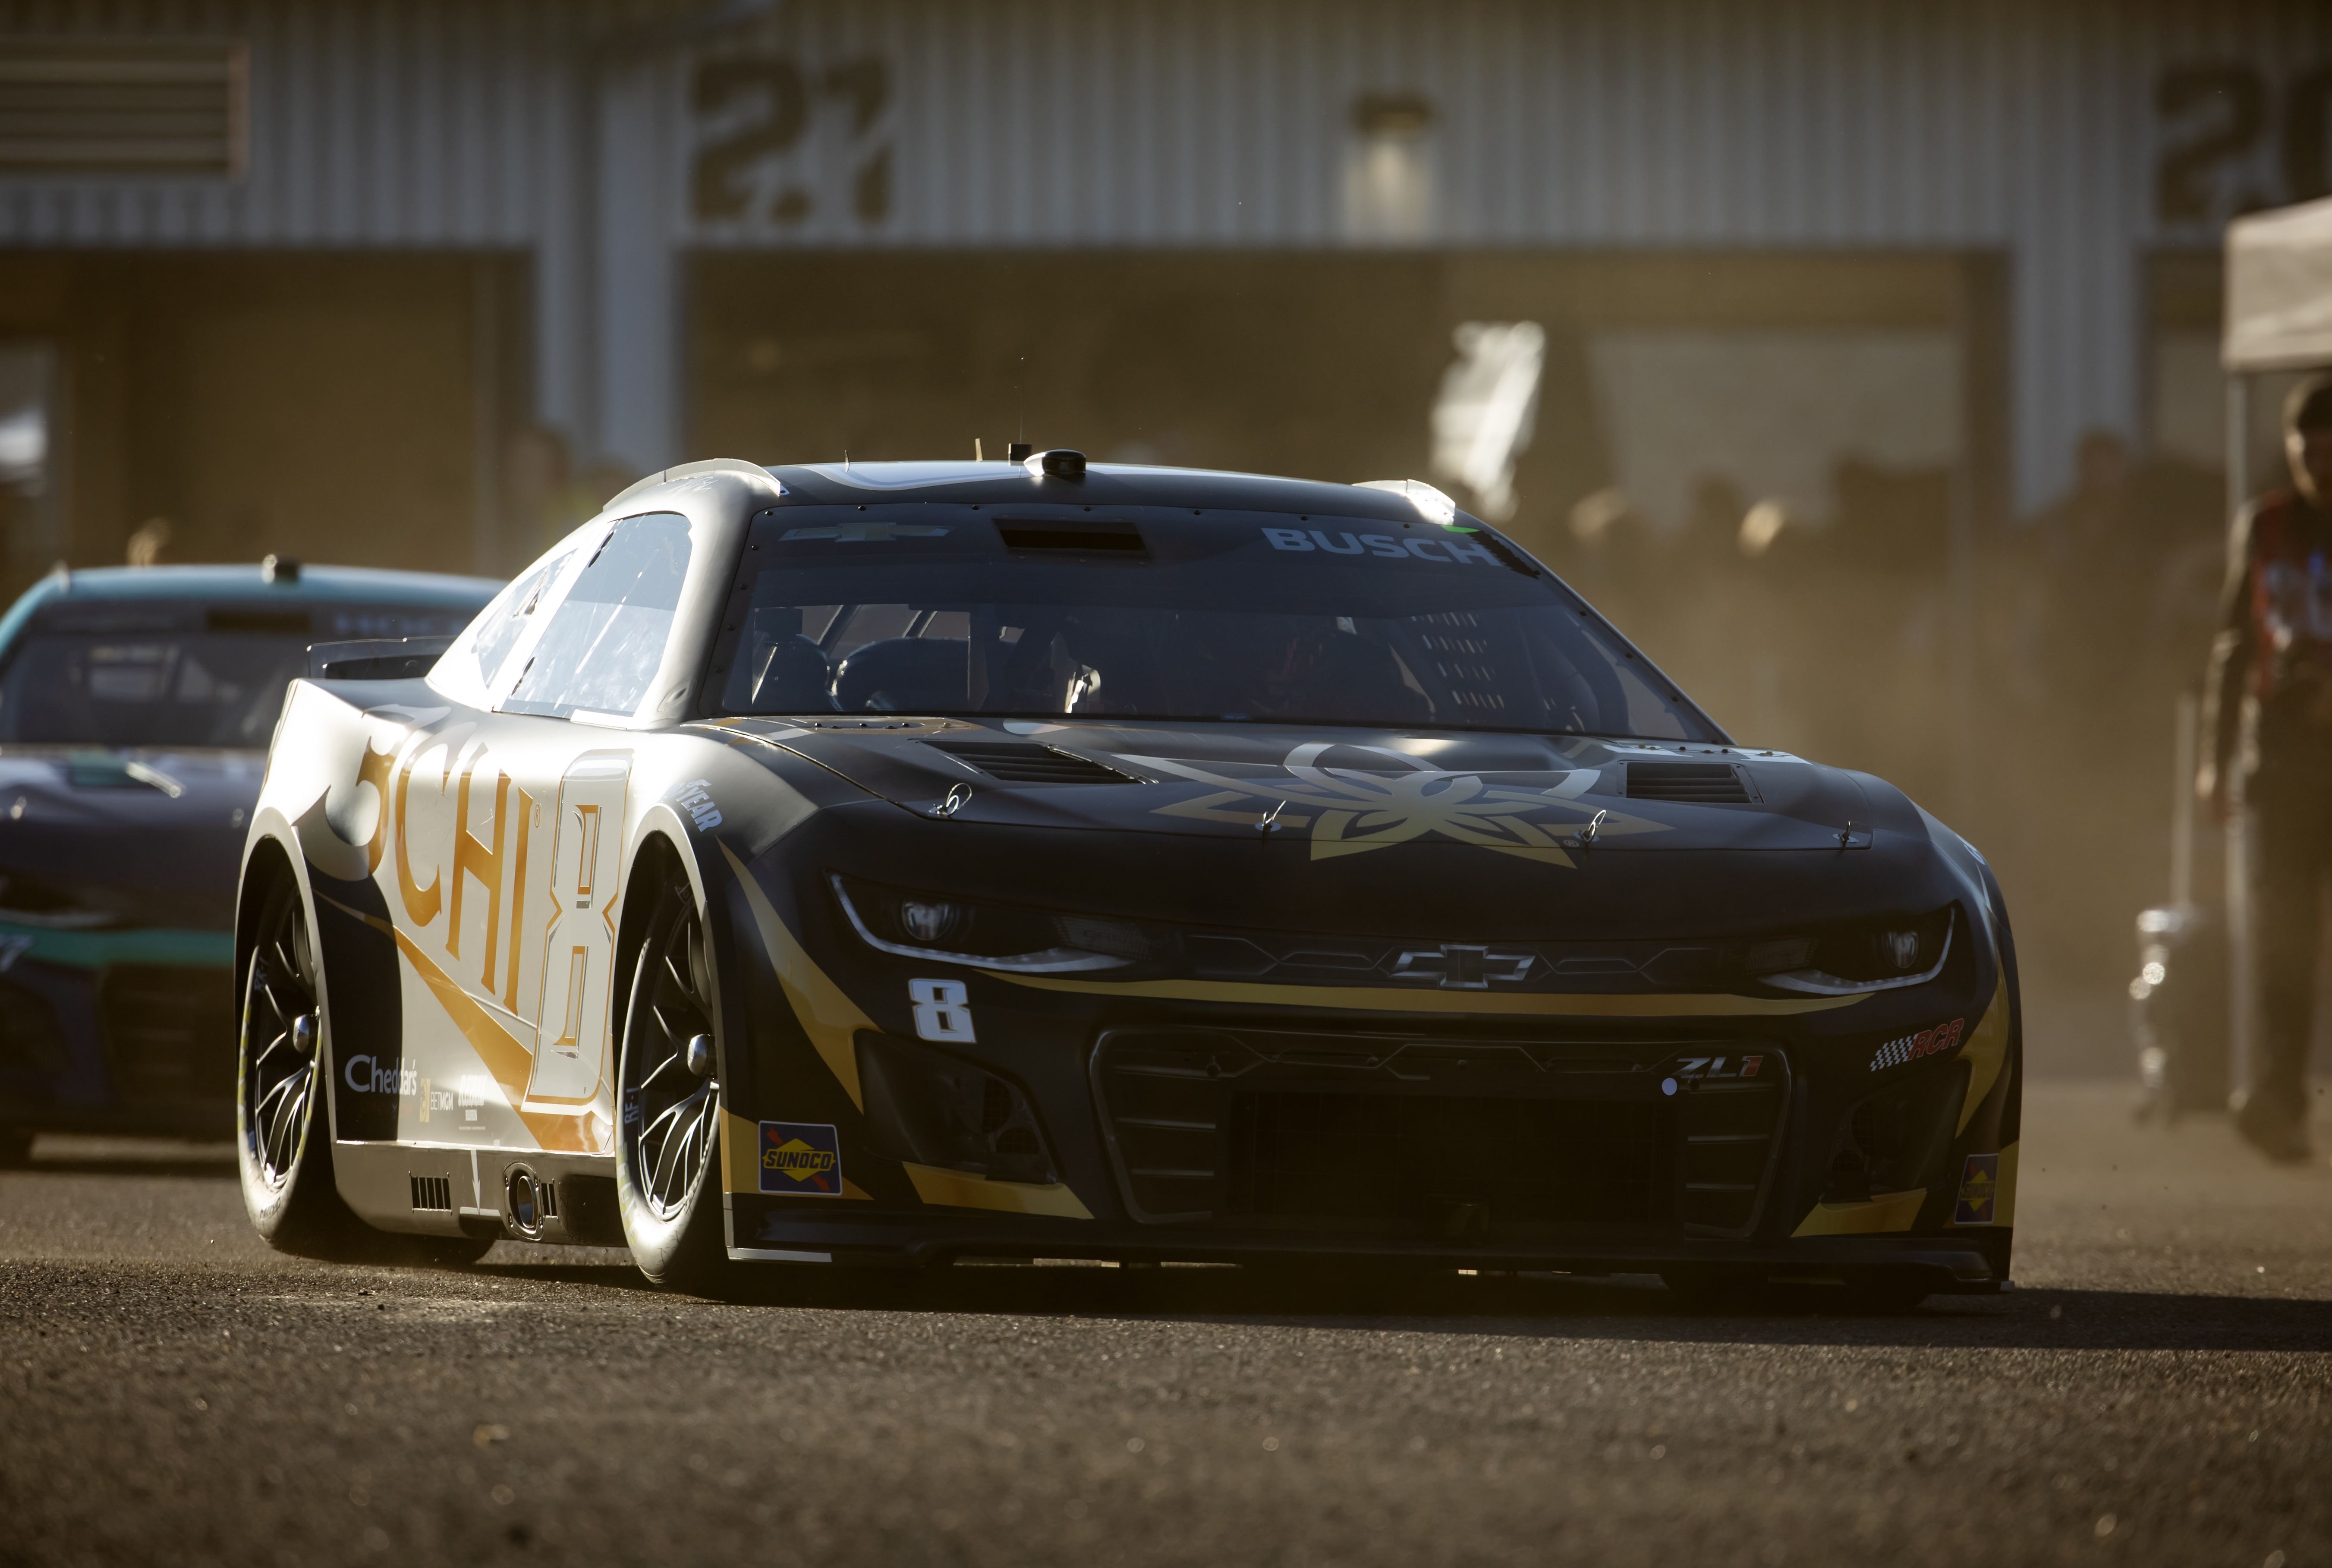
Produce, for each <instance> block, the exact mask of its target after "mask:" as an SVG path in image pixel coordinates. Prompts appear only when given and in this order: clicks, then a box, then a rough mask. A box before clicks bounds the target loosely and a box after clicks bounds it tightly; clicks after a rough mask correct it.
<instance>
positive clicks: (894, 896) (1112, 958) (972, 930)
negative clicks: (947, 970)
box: [830, 876, 1153, 974]
mask: <svg viewBox="0 0 2332 1568" xmlns="http://www.w3.org/2000/svg"><path fill="white" fill-rule="evenodd" d="M830 880H831V881H832V883H833V884H834V893H835V896H836V898H837V899H838V900H840V902H841V904H842V913H844V914H845V915H846V916H847V917H848V918H849V921H850V924H851V928H852V929H853V930H855V932H858V935H859V937H860V939H861V940H863V941H864V942H865V943H866V945H867V946H869V947H872V948H875V949H877V950H879V951H883V952H890V953H897V954H899V955H900V956H901V957H903V958H922V959H931V960H933V961H937V962H940V963H961V964H970V965H973V966H975V967H977V968H980V969H1000V970H1012V971H1014V972H1015V973H1017V974H1069V973H1074V972H1075V971H1077V970H1096V969H1123V967H1125V966H1126V965H1127V964H1130V963H1134V962H1136V961H1140V960H1142V959H1145V958H1148V957H1150V956H1151V953H1152V946H1153V944H1152V941H1151V939H1150V937H1149V935H1148V934H1147V933H1146V932H1143V931H1142V928H1141V927H1140V926H1137V925H1134V924H1132V923H1129V922H1126V921H1122V920H1102V919H1096V918H1094V917H1093V916H1089V915H1080V914H1048V913H1044V912H1042V911H1039V910H1033V909H1020V908H1017V907H1015V906H1013V905H1011V904H985V903H982V904H973V903H970V902H969V901H967V900H964V899H960V898H945V897H941V896H939V895H937V894H925V893H913V892H909V891H907V890H906V889H903V888H896V887H884V886H881V885H879V884H874V883H871V882H861V881H859V880H858V879H857V878H855V877H841V876H836V877H833V878H831V879H830Z"/></svg>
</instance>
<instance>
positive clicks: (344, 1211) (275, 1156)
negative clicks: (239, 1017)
mask: <svg viewBox="0 0 2332 1568" xmlns="http://www.w3.org/2000/svg"><path fill="white" fill-rule="evenodd" d="M324 1036H325V1029H324V1009H323V1006H322V1003H321V1000H320V990H319V986H318V983H317V965H316V949H315V942H314V941H313V940H312V938H311V936H310V935H309V932H308V916H307V912H306V911H305V910H304V909H303V908H302V907H301V903H300V894H299V890H298V889H297V888H296V887H293V886H292V884H291V883H290V882H289V881H288V880H285V881H283V882H281V883H279V884H277V885H276V887H275V888H274V890H273V891H272V892H271V893H269V894H267V895H266V901H265V903H264V904H262V905H261V910H260V918H259V929H258V932H257V941H256V942H255V943H254V945H253V951H252V956H251V969H250V971H249V973H248V974H247V975H246V976H245V977H244V988H243V1028H242V1034H241V1037H240V1039H239V1040H238V1042H237V1047H236V1082H235V1100H234V1120H235V1163H236V1165H237V1167H238V1168H239V1170H240V1171H241V1173H242V1178H243V1206H244V1209H245V1211H246V1212H248V1213H249V1214H250V1216H251V1223H252V1225H253V1228H254V1229H257V1230H258V1232H259V1234H260V1235H261V1236H263V1237H264V1238H266V1240H267V1243H268V1245H270V1246H271V1247H273V1248H277V1249H278V1250H280V1251H283V1252H291V1253H296V1254H299V1255H300V1256H301V1257H322V1258H330V1259H335V1260H339V1261H344V1262H357V1261H364V1262H375V1263H443V1264H459V1263H474V1262H476V1261H477V1260H478V1259H479V1258H480V1257H483V1256H484V1255H485V1251H486V1248H489V1247H491V1246H492V1245H493V1243H492V1241H491V1240H484V1241H482V1240H478V1239H475V1238H471V1237H466V1236H461V1237H455V1236H392V1235H389V1234H388V1233H387V1232H386V1231H380V1230H375V1229H373V1228H372V1227H370V1226H369V1225H367V1224H366V1223H365V1222H364V1221H363V1220H361V1219H358V1218H357V1217H356V1215H355V1213H354V1212H352V1211H351V1210H350V1209H349V1206H348V1205H347V1204H346V1203H345V1202H343V1201H341V1200H340V1195H339V1191H338V1190H337V1189H335V1187H334V1186H333V1184H332V1130H331V1122H330V1114H329V1113H328V1112H327V1111H326V1109H325V1106H324V1081H325V1080H324V1066H323V1063H324V1060H325V1051H326V1046H325V1039H324Z"/></svg>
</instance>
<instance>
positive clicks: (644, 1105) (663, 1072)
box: [616, 867, 728, 1289]
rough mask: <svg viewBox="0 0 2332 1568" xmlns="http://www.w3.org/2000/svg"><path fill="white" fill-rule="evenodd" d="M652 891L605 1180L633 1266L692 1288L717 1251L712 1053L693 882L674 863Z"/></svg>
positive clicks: (708, 966)
mask: <svg viewBox="0 0 2332 1568" xmlns="http://www.w3.org/2000/svg"><path fill="white" fill-rule="evenodd" d="M642 891H645V890H642ZM654 896H655V906H654V908H653V910H652V911H651V913H650V914H649V916H648V920H647V923H646V929H645V932H644V933H643V936H642V940H641V942H640V947H639V954H638V959H637V961H636V963H635V965H634V966H633V970H632V980H631V989H630V995H629V999H628V1001H627V1003H626V1007H625V1009H624V1035H623V1052H622V1059H621V1061H620V1063H619V1064H618V1066H617V1072H616V1114H617V1123H618V1133H617V1138H618V1143H617V1152H616V1195H617V1197H618V1199H619V1200H620V1202H621V1206H622V1209H623V1216H624V1236H625V1239H626V1242H627V1243H628V1244H629V1246H630V1247H631V1249H632V1257H633V1259H634V1261H635V1262H636V1263H637V1264H638V1265H639V1267H640V1271H641V1272H642V1273H643V1274H645V1275H646V1276H648V1277H649V1278H650V1279H652V1280H654V1281H655V1282H656V1283H657V1284H659V1285H675V1286H682V1287H683V1288H689V1289H702V1288H706V1287H708V1286H710V1285H711V1284H712V1280H713V1278H714V1277H715V1276H718V1275H719V1274H720V1273H721V1272H722V1268H723V1267H724V1265H725V1264H726V1262H727V1256H728V1251H727V1245H726V1241H725V1238H724V1237H723V1235H722V1229H723V1226H722V1221H723V1216H722V1205H721V1183H720V1181H719V1178H718V1175H717V1173H716V1172H715V1171H714V1170H713V1161H714V1159H715V1158H716V1157H717V1156H718V1154H719V1152H720V1147H721V1078H720V1056H721V1053H720V1050H719V1048H718V1047H717V1045H716V1043H715V1042H716V1033H717V1031H716V1028H715V1025H714V1016H713V1015H714V1005H713V999H712V998H713V984H712V961H711V954H710V952H709V951H708V948H707V946H706V942H705V939H704V920H703V917H702V915H701V914H699V913H697V908H696V894H695V892H694V890H693V888H691V887H690V885H689V884H688V881H687V878H686V877H685V876H683V875H681V873H680V871H679V869H678V868H677V867H672V868H670V869H668V870H667V871H666V873H665V875H664V879H663V882H662V884H661V885H660V886H657V887H656V888H655V894H654Z"/></svg>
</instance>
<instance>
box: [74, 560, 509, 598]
mask: <svg viewBox="0 0 2332 1568" xmlns="http://www.w3.org/2000/svg"><path fill="white" fill-rule="evenodd" d="M501 589H502V584H501V583H500V582H498V581H496V580H495V579H493V578H483V577H454V576H451V575H449V574H447V573H444V572H434V571H389V570H387V569H382V568H379V567H367V566H302V567H301V568H300V569H299V575H298V576H296V577H292V576H282V577H277V578H273V579H272V580H271V579H270V578H269V577H268V576H267V572H266V569H265V568H263V567H261V566H257V565H252V566H240V565H233V566H102V567H93V568H91V569H86V570H82V571H56V572H52V573H51V574H50V575H49V576H47V577H46V578H43V579H42V580H41V581H40V582H39V583H38V584H36V585H34V588H33V592H35V593H39V594H41V596H42V598H43V600H45V601H48V602H54V601H55V600H58V599H65V598H72V599H137V600H147V599H215V600H219V601H221V602H224V603H228V604H245V603H253V602H259V603H266V604H378V603H381V602H383V601H384V600H386V601H389V602H393V603H403V604H411V605H417V606H425V607H429V608H433V609H436V608H443V609H460V608H462V607H464V606H470V607H482V606H483V605H484V604H485V602H486V601H487V600H488V599H490V598H493V597H494V595H495V594H496V593H498V592H500V591H501Z"/></svg>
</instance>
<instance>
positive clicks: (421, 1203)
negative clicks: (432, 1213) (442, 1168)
mask: <svg viewBox="0 0 2332 1568" xmlns="http://www.w3.org/2000/svg"><path fill="white" fill-rule="evenodd" d="M410 1180H411V1181H412V1182H413V1206H414V1207H415V1208H416V1209H443V1210H444V1211H445V1212H447V1213H449V1214H450V1213H452V1212H453V1209H454V1181H453V1178H452V1177H450V1176H415V1177H412V1178H410Z"/></svg>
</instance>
